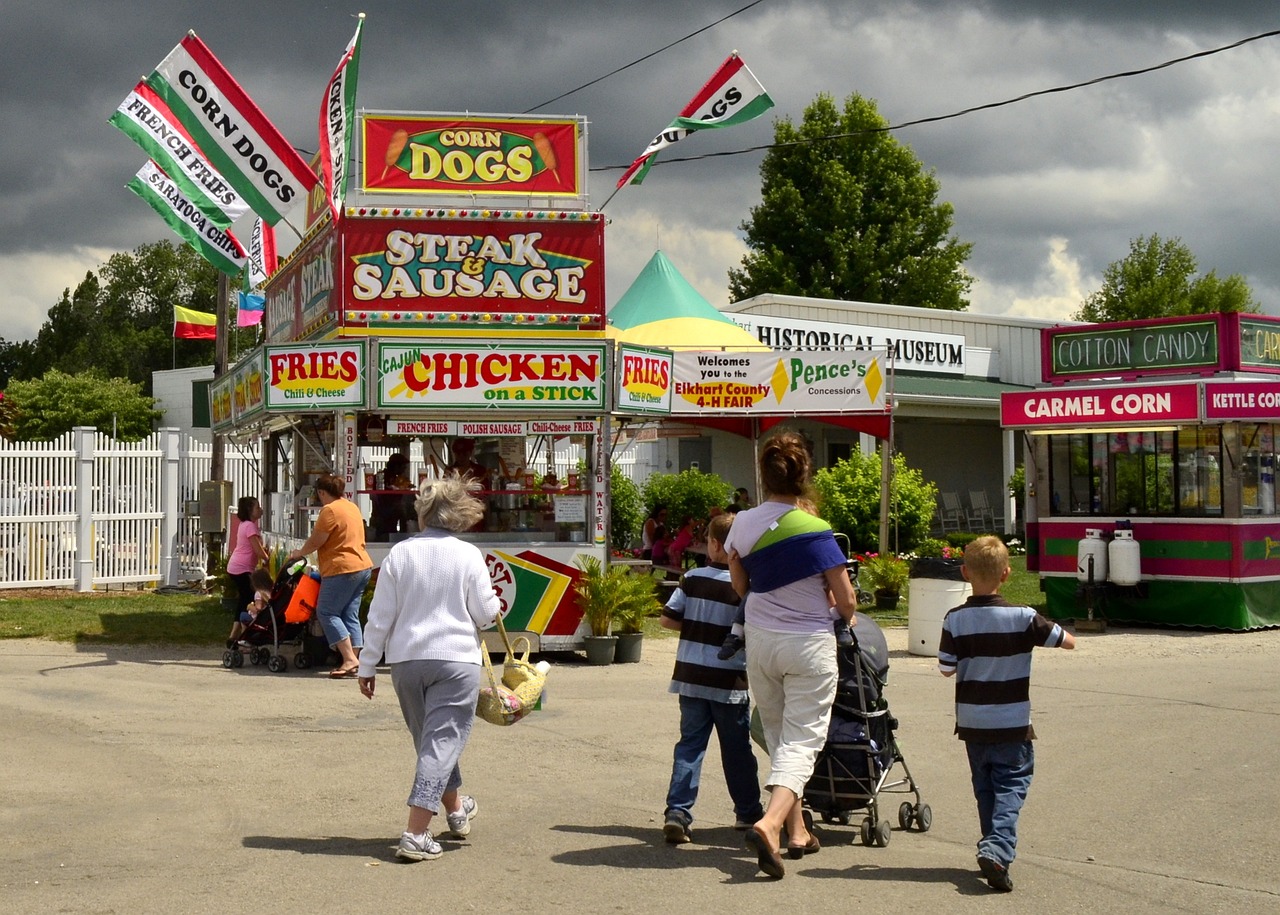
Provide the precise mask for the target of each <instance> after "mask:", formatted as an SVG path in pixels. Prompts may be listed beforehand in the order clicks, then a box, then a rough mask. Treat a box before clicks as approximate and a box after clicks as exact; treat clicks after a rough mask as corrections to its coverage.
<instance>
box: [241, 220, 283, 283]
mask: <svg viewBox="0 0 1280 915" xmlns="http://www.w3.org/2000/svg"><path fill="white" fill-rule="evenodd" d="M245 256H246V258H247V259H248V265H247V266H246V267H245V274H244V291H245V292H250V291H252V290H254V289H257V288H258V287H259V286H261V285H262V284H263V283H265V282H266V281H267V279H268V278H269V277H270V276H271V274H273V273H275V272H276V267H278V266H279V263H280V259H279V258H278V257H277V256H276V230H275V229H273V228H271V226H269V225H267V224H266V223H265V222H263V221H262V219H255V220H254V221H253V228H252V229H250V230H249V250H248V251H247V252H246V253H245Z"/></svg>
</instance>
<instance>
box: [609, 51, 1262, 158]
mask: <svg viewBox="0 0 1280 915" xmlns="http://www.w3.org/2000/svg"><path fill="white" fill-rule="evenodd" d="M1277 35H1280V29H1275V30H1272V31H1270V32H1262V33H1260V34H1258V35H1251V36H1249V37H1248V38H1241V39H1240V40H1239V41H1234V42H1232V43H1231V44H1227V45H1223V46H1222V47H1220V48H1211V49H1209V50H1207V51H1197V52H1195V53H1194V54H1188V55H1186V56H1185V57H1175V58H1173V59H1172V60H1166V61H1165V62H1164V63H1159V64H1154V65H1153V66H1150V67H1142V68H1141V69H1138V70H1125V71H1123V72H1121V73H1110V74H1108V75H1106V76H1099V77H1095V78H1094V79H1089V80H1085V81H1084V82H1081V83H1071V84H1070V85H1067V86H1054V87H1053V88H1051V89H1038V90H1036V91H1035V92H1028V93H1026V94H1025V95H1019V96H1015V97H1014V98H1009V99H1004V100H1003V101H999V102H988V103H987V104H985V105H974V106H973V107H972V108H963V109H961V110H960V111H954V112H952V113H951V114H939V115H934V116H933V117H927V118H917V119H916V120H914V121H903V122H902V123H901V124H887V125H885V126H884V127H868V128H864V129H862V130H854V131H850V132H849V133H833V134H825V135H823V136H821V137H806V138H804V139H800V140H791V141H789V142H786V143H765V144H762V145H759V146H747V147H744V148H742V149H730V150H725V151H723V152H712V153H702V154H700V155H696V156H677V157H673V158H664V159H658V160H655V161H654V165H674V164H676V163H677V162H697V161H698V160H700V159H716V158H721V157H724V156H740V155H743V154H744V153H752V152H759V151H761V150H765V149H785V148H787V147H792V146H804V145H807V144H809V143H819V142H822V141H824V140H843V139H848V138H849V137H856V136H862V135H864V134H871V133H888V132H890V131H894V130H903V129H905V128H907V127H916V126H918V125H920V124H933V123H936V122H938V121H949V120H951V119H952V118H959V117H964V116H965V115H969V114H974V113H975V112H978V111H989V110H990V109H993V108H1003V107H1005V106H1006V105H1016V104H1018V103H1019V102H1025V101H1027V100H1028V99H1033V98H1038V97H1039V96H1042V95H1053V94H1054V93H1058V92H1071V91H1072V90H1075V89H1083V88H1085V87H1087V86H1095V85H1097V84H1098V83H1105V82H1109V81H1110V80H1115V79H1126V78H1128V77H1132V76H1141V75H1143V74H1144V73H1153V72H1155V71H1156V70H1163V69H1165V68H1166V67H1172V66H1174V65H1175V64H1181V63H1186V62H1187V61H1190V60H1197V59H1199V58H1201V57H1211V56H1212V55H1214V54H1221V53H1222V52H1223V51H1232V50H1234V49H1236V48H1239V47H1241V46H1243V45H1246V44H1249V43H1250V42H1254V41H1261V40H1262V39H1264V38H1274V37H1276V36H1277ZM630 165H631V163H630V162H628V163H626V164H625V165H601V166H597V167H594V168H592V169H591V171H593V172H607V171H616V170H618V169H625V168H628V167H630Z"/></svg>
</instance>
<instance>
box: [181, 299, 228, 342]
mask: <svg viewBox="0 0 1280 915" xmlns="http://www.w3.org/2000/svg"><path fill="white" fill-rule="evenodd" d="M173 335H174V337H176V338H177V339H179V340H213V339H214V338H216V337H217V336H218V316H217V315H213V314H210V313H209V312H207V311H192V310H191V309H190V308H183V307H182V306H181V305H174V306H173Z"/></svg>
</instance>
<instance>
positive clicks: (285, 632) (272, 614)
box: [222, 560, 320, 673]
mask: <svg viewBox="0 0 1280 915" xmlns="http://www.w3.org/2000/svg"><path fill="white" fill-rule="evenodd" d="M319 594H320V583H319V582H318V581H316V580H315V579H314V578H312V577H311V576H309V575H307V564H306V562H305V561H303V560H298V561H297V562H295V563H294V564H293V565H291V566H286V567H285V568H282V569H281V570H280V573H279V574H278V575H277V576H276V580H275V582H274V584H272V586H271V599H270V600H269V601H268V603H267V608H266V609H265V610H263V611H262V612H260V613H259V614H258V615H257V616H255V617H254V618H253V620H252V621H251V622H248V623H246V624H245V627H244V633H243V634H242V635H241V636H240V641H239V642H238V643H237V644H236V646H235V647H234V648H228V649H227V650H226V651H224V652H223V653H222V666H223V667H226V668H232V667H243V666H244V651H243V650H242V649H248V654H249V663H250V664H253V665H255V666H256V665H258V664H266V665H267V669H268V670H270V671H271V672H272V673H282V672H284V671H286V670H288V669H289V662H288V661H287V660H286V659H285V656H284V654H282V653H281V651H280V649H281V646H287V645H293V646H296V647H297V649H298V650H297V652H296V653H295V654H294V656H293V663H294V666H295V667H298V668H299V669H302V670H305V669H306V668H308V667H310V666H311V665H312V663H313V662H314V659H313V658H312V657H311V655H310V654H309V653H308V652H307V651H306V639H307V631H308V627H309V625H310V623H311V619H312V617H314V616H315V612H316V598H317V597H318V596H319Z"/></svg>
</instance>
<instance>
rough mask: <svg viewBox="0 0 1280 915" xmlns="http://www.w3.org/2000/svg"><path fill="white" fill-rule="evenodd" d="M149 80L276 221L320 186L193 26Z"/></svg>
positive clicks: (217, 164) (236, 183)
mask: <svg viewBox="0 0 1280 915" xmlns="http://www.w3.org/2000/svg"><path fill="white" fill-rule="evenodd" d="M146 83H147V85H148V86H150V87H151V88H152V89H153V90H154V91H155V93H156V95H158V96H160V98H162V99H163V100H164V102H165V104H166V105H168V106H169V110H170V111H172V112H173V115H174V117H176V118H177V119H178V120H179V121H180V122H181V124H182V126H183V127H185V128H186V129H187V131H188V132H189V133H190V134H191V136H192V138H193V139H194V140H195V141H196V145H197V146H199V147H200V150H201V152H203V153H204V154H205V155H206V156H207V157H208V159H209V162H210V163H211V164H212V165H213V167H214V168H216V169H217V170H218V172H219V173H220V174H222V175H223V176H224V177H225V178H226V179H227V181H229V182H230V183H231V186H232V187H234V188H235V189H236V191H237V192H239V193H240V195H241V196H243V197H244V199H245V200H246V201H248V203H249V206H250V208H251V209H252V210H253V211H254V212H255V213H257V214H258V215H259V216H261V217H262V218H263V219H265V220H266V221H267V222H268V223H270V224H271V225H275V224H276V223H278V222H279V221H280V220H281V219H283V218H284V216H285V214H286V213H287V212H289V210H291V209H293V207H294V206H295V205H297V204H298V203H301V202H302V201H303V200H304V199H306V196H307V194H308V193H309V192H310V191H311V189H312V188H313V187H315V186H316V185H317V184H319V179H318V178H317V177H316V174H315V172H313V171H312V170H311V169H310V167H309V166H308V165H307V163H306V162H305V161H304V160H303V158H302V156H300V155H298V153H297V151H296V150H294V148H293V146H292V145H291V144H290V143H289V141H288V140H286V139H285V138H284V137H283V136H282V135H281V134H280V131H278V130H276V128H275V125H273V124H272V123H271V122H270V121H269V120H267V116H266V115H264V114H263V113H262V111H261V110H260V109H259V108H258V106H257V105H255V104H254V103H253V100H252V99H250V98H249V96H248V94H247V93H246V92H245V91H244V89H242V88H241V87H240V84H239V83H237V82H236V81H235V79H234V78H233V77H232V76H231V74H230V73H228V72H227V70H226V68H225V67H223V66H222V64H221V63H220V62H219V61H218V59H217V58H216V57H214V56H213V53H212V52H211V51H210V50H209V49H208V48H207V47H206V46H205V44H204V42H203V41H201V40H200V39H199V38H197V37H196V34H195V32H188V33H187V35H186V37H185V38H183V39H182V41H181V42H179V43H178V46H177V47H175V48H174V49H173V50H172V51H170V52H169V56H168V57H166V58H165V59H164V60H162V61H161V62H160V65H159V66H158V67H156V69H155V71H154V72H153V73H152V74H151V75H150V76H148V77H147V79H146Z"/></svg>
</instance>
